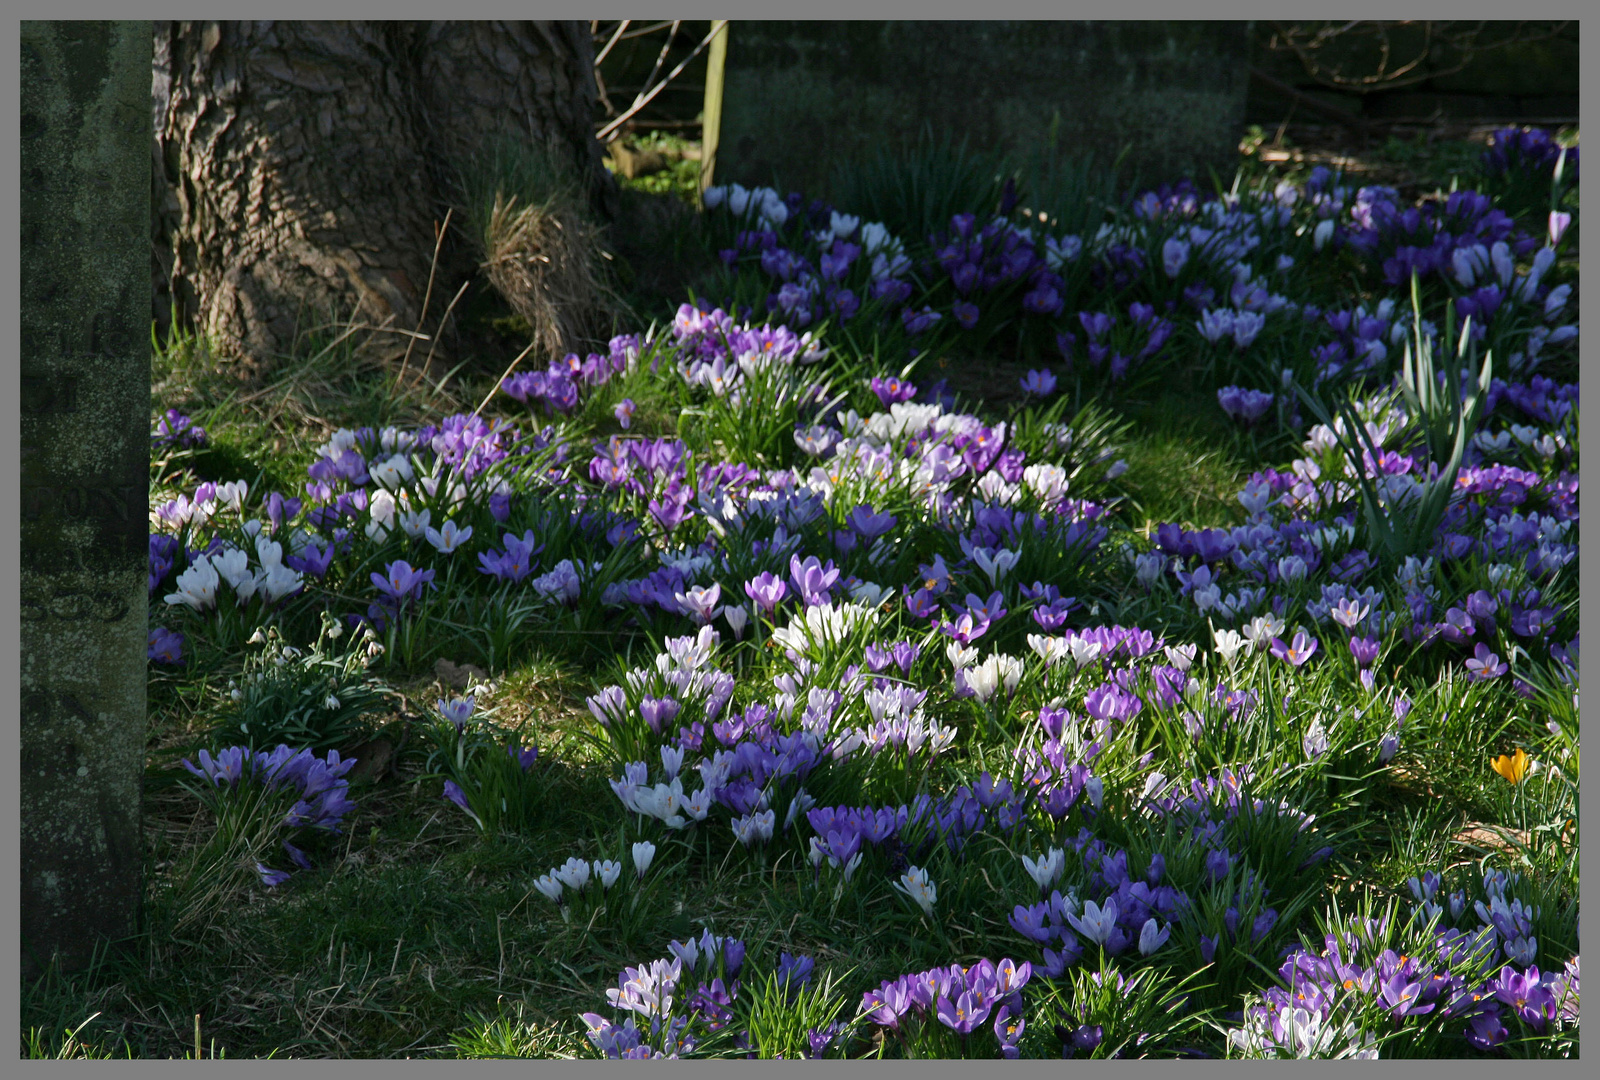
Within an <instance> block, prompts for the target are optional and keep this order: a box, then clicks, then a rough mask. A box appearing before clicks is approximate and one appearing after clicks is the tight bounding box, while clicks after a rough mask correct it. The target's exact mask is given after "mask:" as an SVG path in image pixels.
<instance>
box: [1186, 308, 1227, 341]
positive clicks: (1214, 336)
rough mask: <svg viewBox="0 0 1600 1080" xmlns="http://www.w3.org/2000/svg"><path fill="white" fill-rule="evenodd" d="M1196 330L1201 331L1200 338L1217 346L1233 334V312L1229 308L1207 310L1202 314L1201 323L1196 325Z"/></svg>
mask: <svg viewBox="0 0 1600 1080" xmlns="http://www.w3.org/2000/svg"><path fill="white" fill-rule="evenodd" d="M1194 325H1195V329H1197V330H1199V331H1200V336H1201V337H1203V338H1205V339H1206V340H1207V341H1209V342H1210V343H1211V344H1213V345H1215V344H1216V343H1217V342H1219V341H1221V340H1222V339H1223V338H1225V337H1227V336H1228V335H1229V334H1232V333H1233V311H1232V310H1231V309H1229V308H1217V309H1214V310H1213V309H1210V308H1207V309H1206V310H1205V311H1203V312H1201V314H1200V321H1199V322H1197V323H1195V324H1194Z"/></svg>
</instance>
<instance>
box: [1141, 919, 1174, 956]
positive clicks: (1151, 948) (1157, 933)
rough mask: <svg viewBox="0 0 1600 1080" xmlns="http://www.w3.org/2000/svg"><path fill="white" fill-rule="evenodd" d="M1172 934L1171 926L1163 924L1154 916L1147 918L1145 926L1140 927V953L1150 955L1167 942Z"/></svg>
mask: <svg viewBox="0 0 1600 1080" xmlns="http://www.w3.org/2000/svg"><path fill="white" fill-rule="evenodd" d="M1171 936H1172V927H1171V926H1161V927H1159V928H1158V924H1157V923H1156V920H1155V919H1154V918H1149V919H1146V920H1145V922H1144V926H1142V927H1141V928H1140V929H1139V955H1140V956H1149V955H1150V954H1151V953H1153V952H1155V951H1156V950H1157V949H1159V948H1161V946H1163V945H1165V944H1166V943H1167V939H1168V938H1170V937H1171Z"/></svg>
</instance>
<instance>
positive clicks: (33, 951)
mask: <svg viewBox="0 0 1600 1080" xmlns="http://www.w3.org/2000/svg"><path fill="white" fill-rule="evenodd" d="M21 45H22V82H21V86H22V94H21V98H22V100H21V105H22V163H21V166H22V192H21V202H22V223H21V224H22V263H21V265H22V311H21V324H22V326H21V329H22V380H21V394H20V398H19V400H18V406H19V412H20V423H21V434H22V505H21V513H20V518H21V522H20V527H21V532H22V557H21V569H22V581H21V594H22V595H21V600H22V610H21V625H22V642H21V644H22V668H21V688H20V690H21V698H22V768H21V802H22V822H21V839H22V852H21V863H22V865H21V879H22V946H23V966H24V971H32V970H37V965H38V964H40V963H43V962H45V961H48V959H49V958H50V956H51V955H52V954H53V953H58V954H59V955H60V958H61V961H62V963H63V965H64V966H65V967H67V968H68V969H71V968H73V967H78V966H81V965H83V964H84V963H86V962H87V961H88V959H89V958H90V956H91V954H92V950H93V949H94V947H95V946H96V944H97V943H99V942H100V941H101V939H103V938H110V939H113V940H115V939H117V938H120V937H123V936H125V935H126V934H128V933H129V932H131V931H132V930H133V928H134V920H135V917H136V915H137V912H138V904H139V897H140V892H141V886H140V861H141V844H140V825H139V815H140V800H141V794H142V788H143V778H144V745H145V679H146V671H145V668H146V661H145V643H146V637H147V628H146V624H147V622H148V619H147V599H146V580H145V574H146V562H147V551H146V548H147V536H148V531H149V510H148V493H149V445H150V435H149V432H150V344H149V342H150V322H149V311H150V287H151V286H150V141H151V129H150V60H151V30H150V24H149V23H147V22H23V23H22V43H21Z"/></svg>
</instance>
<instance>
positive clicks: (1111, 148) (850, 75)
mask: <svg viewBox="0 0 1600 1080" xmlns="http://www.w3.org/2000/svg"><path fill="white" fill-rule="evenodd" d="M1248 27H1249V24H1247V23H1244V22H1202V21H1183V22H1115V21H1095V22H1085V21H1070V22H1069V21H1029V22H1004V21H986V22H959V21H918V20H907V21H893V22H881V21H871V20H859V21H845V22H826V21H812V22H782V21H739V20H735V21H734V22H733V24H732V26H731V27H730V33H729V37H728V57H727V73H726V77H725V84H724V90H723V106H722V132H721V139H720V150H719V151H718V161H717V179H718V180H719V181H720V182H723V183H727V182H730V181H738V182H739V183H742V184H746V185H751V184H770V183H772V182H773V181H774V178H776V179H777V180H778V181H779V182H780V183H781V184H782V185H783V189H784V190H785V191H789V190H799V191H803V192H804V193H805V194H806V195H807V196H808V197H811V196H813V195H819V194H823V193H825V191H826V185H827V182H828V178H829V173H830V171H831V170H832V168H833V166H834V165H835V164H836V163H838V162H840V161H844V160H849V159H851V158H857V159H859V158H870V157H872V156H874V155H875V154H876V152H877V151H878V150H879V149H881V148H885V147H887V148H889V149H891V150H893V149H898V148H899V147H900V146H901V145H902V144H903V141H904V140H906V139H907V138H911V139H915V138H916V137H917V135H918V134H919V132H921V130H922V129H923V126H924V124H931V125H932V127H933V131H934V135H935V137H942V136H943V135H945V134H946V133H949V134H951V135H953V136H954V137H955V141H956V142H960V140H961V139H962V138H963V137H965V138H966V139H967V141H968V146H969V147H970V148H971V149H973V150H1003V151H1007V152H1010V153H1012V154H1015V155H1016V156H1017V157H1018V158H1019V159H1020V158H1022V157H1024V156H1026V154H1027V153H1028V152H1029V151H1030V150H1031V149H1033V148H1034V147H1035V146H1037V145H1039V144H1041V143H1044V142H1045V141H1046V140H1047V139H1049V137H1050V133H1051V130H1052V127H1053V128H1054V130H1055V138H1056V142H1055V145H1056V146H1057V147H1059V148H1060V149H1062V150H1063V151H1074V150H1085V149H1087V150H1092V151H1093V152H1094V157H1095V160H1096V161H1097V162H1099V163H1100V164H1102V165H1109V164H1110V163H1111V162H1112V161H1113V160H1115V159H1116V157H1117V155H1118V153H1119V152H1120V151H1121V150H1122V148H1123V147H1124V146H1126V145H1128V144H1132V148H1131V150H1130V152H1129V156H1128V159H1127V161H1126V163H1125V164H1126V166H1127V167H1128V168H1131V169H1136V170H1138V172H1139V175H1140V176H1141V178H1142V180H1143V181H1144V182H1145V183H1147V184H1150V185H1154V184H1156V183H1159V182H1161V181H1163V180H1175V179H1177V178H1178V177H1179V176H1180V175H1182V174H1184V173H1189V174H1190V175H1192V176H1194V178H1195V179H1196V181H1198V182H1201V183H1209V180H1210V175H1209V173H1208V171H1207V168H1208V167H1216V168H1217V169H1218V171H1219V173H1221V174H1223V176H1224V179H1230V178H1231V177H1232V175H1233V169H1234V163H1235V161H1236V160H1237V157H1238V141H1239V136H1240V134H1241V131H1242V125H1243V123H1244V108H1245V92H1246V90H1247V88H1248V84H1249V69H1248V64H1249V56H1250V41H1249V37H1248ZM843 209H846V210H848V209H849V208H848V207H845V208H843ZM974 209H976V208H974Z"/></svg>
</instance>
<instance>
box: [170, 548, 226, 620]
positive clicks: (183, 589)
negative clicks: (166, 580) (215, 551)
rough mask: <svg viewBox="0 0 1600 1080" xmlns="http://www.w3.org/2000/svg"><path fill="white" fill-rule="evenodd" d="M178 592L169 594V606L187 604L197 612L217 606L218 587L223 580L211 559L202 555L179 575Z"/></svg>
mask: <svg viewBox="0 0 1600 1080" xmlns="http://www.w3.org/2000/svg"><path fill="white" fill-rule="evenodd" d="M177 584H178V591H177V592H175V593H169V594H167V603H169V604H187V605H189V606H190V607H192V608H194V609H195V610H196V611H206V610H209V609H210V608H212V607H215V606H216V603H217V586H218V585H220V584H221V579H220V577H219V575H218V574H217V568H216V567H215V566H214V565H213V564H212V562H211V559H210V557H208V556H205V555H202V556H200V558H198V559H196V560H195V561H194V562H192V563H190V564H189V568H188V569H187V570H185V571H184V572H183V573H181V574H179V575H178V582H177Z"/></svg>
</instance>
